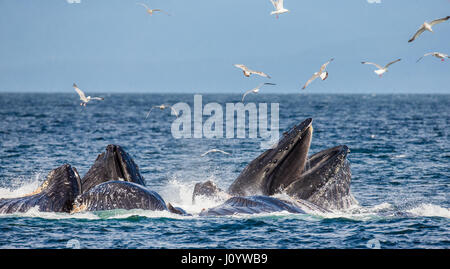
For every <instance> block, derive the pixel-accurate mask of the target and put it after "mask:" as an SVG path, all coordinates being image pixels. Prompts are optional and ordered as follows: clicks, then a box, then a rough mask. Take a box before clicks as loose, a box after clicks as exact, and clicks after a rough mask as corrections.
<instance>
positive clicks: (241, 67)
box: [234, 64, 248, 71]
mask: <svg viewBox="0 0 450 269" xmlns="http://www.w3.org/2000/svg"><path fill="white" fill-rule="evenodd" d="M234 66H236V67H237V68H240V69H242V70H244V71H247V70H248V69H247V66H245V65H243V64H235V65H234Z"/></svg>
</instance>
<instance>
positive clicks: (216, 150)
mask: <svg viewBox="0 0 450 269" xmlns="http://www.w3.org/2000/svg"><path fill="white" fill-rule="evenodd" d="M212 152H220V153H223V154H226V155H231V153H228V152H225V151H223V150H220V149H210V150H208V151H207V152H205V153H203V154H202V155H200V156H201V157H204V156H206V155H207V154H209V153H212Z"/></svg>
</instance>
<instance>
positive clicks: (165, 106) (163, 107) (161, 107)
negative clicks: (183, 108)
mask: <svg viewBox="0 0 450 269" xmlns="http://www.w3.org/2000/svg"><path fill="white" fill-rule="evenodd" d="M169 107H170V109H171V110H172V112H173V114H175V116H176V117H177V118H178V112H177V111H176V110H175V109H174V108H173V107H172V106H170V105H164V104H163V105H160V106H153V107H152V108H151V109H150V111H149V112H148V113H147V116H146V117H145V119H147V118H148V116H149V115H150V112H152V110H153V109H154V108H159V109H161V110H164V109H166V108H169Z"/></svg>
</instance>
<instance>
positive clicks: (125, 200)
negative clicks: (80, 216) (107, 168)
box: [72, 181, 168, 213]
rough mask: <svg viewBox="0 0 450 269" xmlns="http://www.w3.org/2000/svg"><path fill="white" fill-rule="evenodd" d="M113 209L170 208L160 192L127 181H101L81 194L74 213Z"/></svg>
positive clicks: (159, 209)
mask: <svg viewBox="0 0 450 269" xmlns="http://www.w3.org/2000/svg"><path fill="white" fill-rule="evenodd" d="M113 209H126V210H130V209H143V210H153V211H161V210H168V209H167V206H166V203H165V202H164V200H163V199H162V198H161V196H159V194H158V193H156V192H154V191H151V190H149V189H147V188H145V187H144V186H142V185H140V184H136V183H131V182H126V181H108V182H104V183H101V184H99V185H97V186H95V187H93V188H91V189H90V190H89V191H87V192H85V193H83V194H82V195H80V196H79V197H78V198H77V199H76V201H75V204H74V210H73V211H72V213H75V212H79V211H102V210H113Z"/></svg>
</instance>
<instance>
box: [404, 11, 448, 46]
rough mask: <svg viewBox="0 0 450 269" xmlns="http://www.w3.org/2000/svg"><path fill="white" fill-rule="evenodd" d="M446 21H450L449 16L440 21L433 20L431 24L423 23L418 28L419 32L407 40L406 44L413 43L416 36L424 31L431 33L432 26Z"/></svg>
mask: <svg viewBox="0 0 450 269" xmlns="http://www.w3.org/2000/svg"><path fill="white" fill-rule="evenodd" d="M448 19H450V16H447V17H445V18H442V19H437V20H434V21H432V22H424V23H423V24H422V25H421V26H420V28H419V30H417V32H416V33H415V34H414V36H413V37H412V38H411V39H410V40H408V42H413V41H414V40H415V39H416V38H417V37H418V36H420V35H421V34H422V33H423V32H424V31H425V30H427V31H430V32H433V29H431V27H432V26H434V25H436V24H438V23H441V22H444V21H447V20H448Z"/></svg>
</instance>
